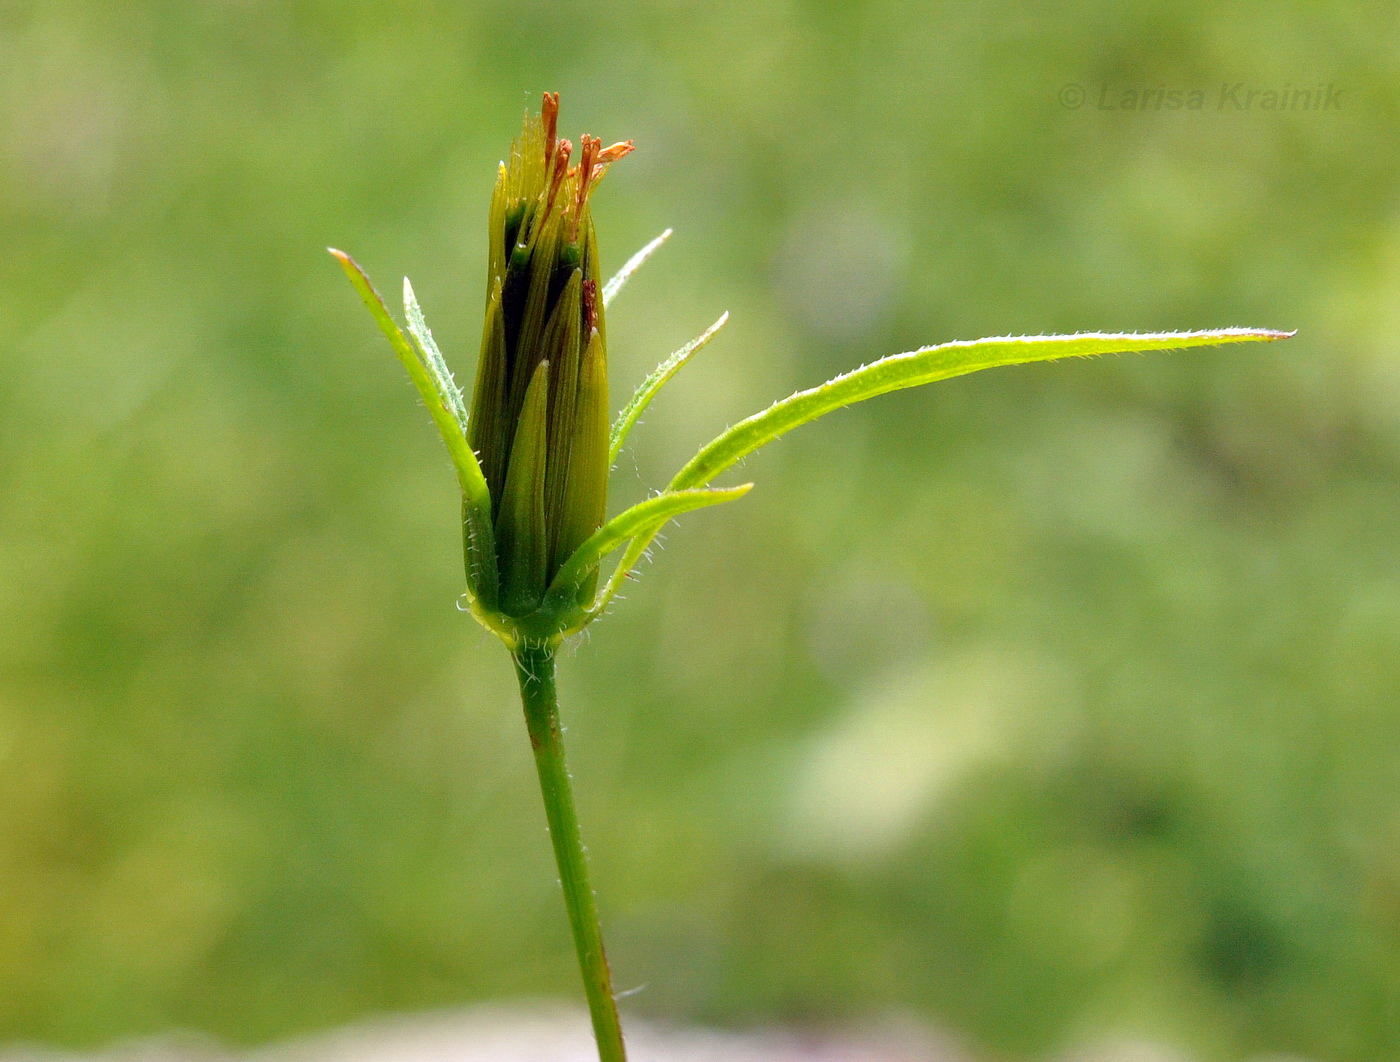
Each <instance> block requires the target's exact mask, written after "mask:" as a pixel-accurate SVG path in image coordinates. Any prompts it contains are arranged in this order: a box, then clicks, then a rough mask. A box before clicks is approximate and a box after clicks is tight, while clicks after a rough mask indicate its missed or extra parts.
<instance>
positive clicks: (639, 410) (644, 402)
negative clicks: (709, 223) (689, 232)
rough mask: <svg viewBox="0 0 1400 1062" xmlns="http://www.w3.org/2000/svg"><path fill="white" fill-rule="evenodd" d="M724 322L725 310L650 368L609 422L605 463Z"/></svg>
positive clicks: (614, 458) (615, 457) (613, 456)
mask: <svg viewBox="0 0 1400 1062" xmlns="http://www.w3.org/2000/svg"><path fill="white" fill-rule="evenodd" d="M668 231H669V230H668ZM728 320H729V311H728V310H726V311H724V313H722V314H720V317H719V320H718V321H716V322H715V323H714V324H712V325H710V327H709V328H707V329H705V331H703V332H701V333H700V334H699V335H698V336H696V337H695V338H694V339H692V340H691V341H690V342H689V343H687V344H686V345H685V346H683V347H681V348H680V349H679V350H677V351H676V352H675V353H674V354H672V355H671V356H670V357H669V358H667V359H666V360H665V361H663V362H662V363H661V364H660V365H658V366H657V367H656V368H655V369H653V370H652V371H651V374H650V375H649V376H648V377H647V378H646V379H645V380H643V381H642V382H641V383H640V384H639V385H638V386H637V390H636V391H635V392H633V394H632V397H631V399H630V400H629V401H628V402H627V405H625V406H624V407H623V408H622V412H621V413H619V414H618V415H617V420H616V421H614V422H613V426H612V439H611V440H610V441H609V443H608V462H609V463H612V462H613V461H616V460H617V455H618V454H619V453H621V452H622V445H623V443H625V442H626V441H627V435H628V433H629V432H630V431H631V430H632V429H633V427H635V426H636V424H637V421H638V420H640V419H641V416H642V414H643V413H645V412H646V408H647V406H649V405H651V400H652V399H653V398H655V397H656V393H657V392H658V391H660V390H661V388H662V387H663V386H665V384H666V382H667V381H668V380H670V379H671V377H672V376H675V375H676V373H678V372H680V371H681V367H682V366H683V365H685V363H686V362H688V361H689V360H690V359H691V358H692V357H693V356H694V355H695V353H696V352H697V351H699V349H700V348H701V347H703V346H704V345H705V344H706V343H708V342H709V341H710V340H711V339H713V338H714V337H715V333H716V332H718V331H719V330H720V329H721V328H723V327H724V324H725V322H726V321H728Z"/></svg>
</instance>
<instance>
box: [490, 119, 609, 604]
mask: <svg viewBox="0 0 1400 1062" xmlns="http://www.w3.org/2000/svg"><path fill="white" fill-rule="evenodd" d="M558 115H559V95H558V93H553V94H550V93H546V94H545V97H544V102H543V105H542V106H541V109H540V113H539V114H538V115H534V114H529V115H527V116H526V118H525V124H524V128H523V129H522V130H521V131H520V135H519V137H517V138H516V140H515V143H514V144H513V145H512V146H511V152H510V161H509V163H505V162H503V163H501V166H500V171H499V174H498V176H497V178H496V188H495V191H494V193H493V194H492V196H491V212H490V223H489V240H490V252H489V263H488V273H487V285H488V287H487V291H488V295H487V303H486V320H485V329H484V334H483V336H482V342H481V359H480V361H479V363H478V368H477V377H476V389H475V391H474V393H473V396H472V408H471V417H470V420H469V421H468V423H469V425H470V428H469V433H470V434H469V442H470V444H471V447H472V449H473V450H475V451H476V453H477V455H478V457H479V458H480V461H481V469H482V473H483V474H484V475H485V477H486V482H487V485H488V487H489V488H490V493H491V499H492V509H493V518H494V521H495V527H496V542H497V555H498V557H499V561H500V580H501V584H500V585H501V597H500V601H501V608H502V609H503V610H504V611H505V612H507V613H509V614H513V615H523V614H525V613H528V612H530V611H531V610H532V609H534V608H535V607H536V606H538V604H539V603H540V601H541V599H542V597H543V595H544V592H545V589H546V587H547V586H548V585H549V581H550V579H551V578H552V577H553V575H554V573H555V572H556V571H558V569H559V566H560V565H561V564H562V563H563V562H564V561H565V560H566V559H567V558H568V557H569V555H570V554H571V553H572V552H573V551H574V550H575V549H576V548H577V547H578V546H579V545H580V544H581V543H582V542H583V541H584V540H585V539H587V538H588V536H589V535H591V534H592V533H593V532H594V531H596V530H598V528H599V527H600V526H601V524H602V522H603V517H604V514H605V511H606V508H607V478H608V412H609V409H608V370H607V361H608V358H607V329H606V327H605V325H604V321H603V303H602V299H601V298H600V293H599V283H600V282H599V277H598V245H597V239H596V237H595V235H594V231H593V217H592V213H591V211H590V209H589V199H590V197H591V196H592V194H593V190H594V189H595V188H596V187H597V186H598V182H599V180H600V179H601V178H602V176H603V174H604V173H606V172H607V169H608V166H609V165H611V164H612V163H613V162H615V161H617V160H618V159H620V158H622V157H623V156H624V155H626V154H627V153H628V152H630V151H631V150H632V142H631V141H630V140H629V141H625V142H623V143H620V144H613V145H612V146H611V147H603V146H602V142H601V141H600V140H598V139H597V138H595V137H591V136H588V135H587V134H585V135H584V136H583V137H582V138H581V140H580V145H581V146H580V147H579V149H578V151H577V153H575V149H574V146H573V144H572V143H571V142H570V141H568V140H561V139H559V138H558V136H557V119H558ZM582 590H583V592H584V593H585V594H587V593H591V585H590V586H587V587H584V588H582Z"/></svg>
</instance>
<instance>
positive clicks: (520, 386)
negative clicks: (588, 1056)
mask: <svg viewBox="0 0 1400 1062" xmlns="http://www.w3.org/2000/svg"><path fill="white" fill-rule="evenodd" d="M558 115H559V97H558V95H557V94H548V93H547V94H546V95H545V97H544V103H543V105H542V106H541V108H540V113H539V114H538V115H527V116H526V118H525V126H524V128H523V129H522V130H521V133H520V136H519V137H518V138H517V139H516V141H515V143H514V144H513V145H512V146H511V151H510V161H509V163H505V162H503V163H501V167H500V170H499V172H498V175H497V177H496V188H495V191H494V192H493V193H492V196H491V210H490V228H489V232H490V252H489V254H488V263H487V297H486V322H485V330H484V333H483V335H482V340H481V358H480V360H479V362H478V363H477V372H476V390H475V393H474V394H473V395H472V402H471V411H470V415H468V411H467V405H466V401H465V400H464V399H463V397H462V392H461V391H459V390H458V389H457V384H456V383H455V382H454V381H453V379H452V373H451V372H450V371H449V370H448V368H447V362H446V360H445V359H444V358H443V356H442V354H441V353H440V352H439V350H438V348H437V344H436V343H435V342H434V341H433V335H432V333H431V332H430V331H429V330H428V325H427V323H426V322H425V321H424V320H423V312H422V310H420V309H419V307H418V300H417V298H416V297H415V296H414V294H413V287H412V286H411V285H410V284H409V282H408V280H407V279H406V278H405V280H404V290H403V302H404V315H405V316H406V317H407V319H408V336H405V335H404V333H403V331H402V330H401V329H400V328H399V326H398V325H397V324H396V323H395V321H394V319H393V317H392V316H391V315H390V314H389V310H388V308H387V307H386V306H385V305H384V300H383V299H382V298H380V296H379V293H378V292H376V291H375V290H374V287H373V285H371V284H370V282H369V278H368V277H367V276H365V274H364V271H363V270H361V269H360V267H359V266H358V265H356V264H355V262H354V261H353V260H352V259H351V258H350V256H349V255H347V254H344V253H342V252H340V251H335V250H333V251H332V252H331V253H332V254H334V255H335V256H336V257H337V258H338V259H339V260H340V264H341V265H342V266H343V267H344V268H345V272H346V275H347V276H349V278H350V282H351V283H352V284H354V285H355V289H356V290H357V291H358V292H359V293H360V297H361V298H362V299H363V300H364V303H365V305H366V306H367V307H369V311H370V313H371V314H373V315H374V319H375V321H376V322H378V324H379V327H380V329H381V330H382V331H383V332H384V334H385V336H387V337H388V339H389V342H390V344H391V345H392V346H393V348H394V353H395V354H397V355H398V358H399V361H400V362H401V363H402V364H403V367H404V368H405V369H406V370H407V371H408V375H409V378H410V379H411V380H412V381H413V384H414V387H416V388H417V390H418V394H419V395H420V396H421V397H422V399H423V402H424V404H425V405H426V406H427V407H428V412H429V413H430V414H431V415H432V418H433V422H434V423H435V424H436V425H437V429H438V432H439V434H441V435H442V440H443V442H444V443H445V444H446V445H447V451H448V453H449V454H450V455H451V457H452V465H453V468H454V469H455V470H456V473H457V485H458V487H460V488H461V492H462V530H463V538H464V543H465V546H466V551H465V552H466V585H467V598H468V600H469V601H470V603H471V612H472V615H473V616H475V617H476V618H477V619H478V620H479V621H480V622H481V623H482V624H483V625H484V626H486V627H487V628H488V629H489V630H491V631H493V632H494V633H495V634H497V635H499V636H500V638H501V640H502V641H503V642H505V644H506V647H507V648H508V649H509V650H510V653H511V656H512V658H513V659H514V661H515V673H516V677H517V679H518V680H519V682H520V696H521V700H522V703H523V705H524V708H525V721H526V725H527V727H528V729H529V734H530V745H531V748H532V749H533V750H534V755H535V765H536V768H537V769H538V772H539V778H540V791H541V793H542V794H543V796H544V804H545V812H546V815H547V817H548V820H549V830H550V839H551V843H552V844H553V846H554V855H555V859H556V861H557V863H558V866H559V882H560V885H561V887H562V890H563V893H564V902H565V905H566V906H567V908H568V911H569V922H570V926H571V927H572V929H573V934H574V943H575V945H576V947H577V950H578V956H579V968H580V970H581V972H582V974H583V981H584V988H585V991H586V993H587V996H588V1008H589V1013H590V1015H591V1016H592V1019H593V1032H594V1036H595V1037H596V1039H597V1042H598V1056H599V1058H600V1059H601V1060H602V1062H625V1060H626V1049H625V1047H624V1044H623V1040H622V1025H621V1022H620V1021H619V1019H618V1013H617V1004H616V1001H615V997H614V995H613V991H612V975H611V973H610V971H609V969H608V963H607V959H606V957H605V956H604V953H603V937H602V929H601V927H600V925H599V922H598V910H597V905H596V902H595V899H594V895H593V889H592V886H591V885H590V884H589V876H588V866H587V861H586V860H585V858H584V849H583V841H582V838H581V837H580V835H579V828H578V819H577V816H576V813H575V810H574V802H573V795H572V788H571V785H570V782H569V772H568V769H567V767H566V765H565V762H564V747H563V738H562V735H563V729H562V727H561V726H560V723H559V704H558V697H557V694H556V692H555V686H554V663H555V655H556V650H557V648H558V646H559V644H560V642H562V641H563V640H564V639H565V638H567V637H568V636H570V635H572V634H576V633H577V632H579V631H581V630H583V628H584V627H586V626H587V625H588V624H589V623H591V622H593V621H594V620H595V619H597V618H598V617H599V616H601V615H603V614H604V613H605V612H606V610H607V608H608V605H609V603H610V602H611V601H612V600H613V599H614V598H615V597H616V595H617V591H618V588H619V587H620V586H621V585H622V582H623V580H625V579H627V578H628V576H629V575H631V573H632V571H633V569H634V568H635V567H636V565H637V563H638V562H639V561H640V560H641V558H642V557H643V556H644V555H645V554H646V551H647V548H648V546H649V545H650V543H651V542H653V541H654V540H655V538H656V536H657V534H658V533H659V532H660V531H661V529H662V528H663V527H664V526H665V525H666V523H667V522H668V521H669V520H671V519H672V518H674V517H676V516H679V515H680V514H682V513H686V512H691V511H693V510H696V509H701V508H705V507H708V506H714V505H720V504H723V503H725V502H729V501H733V500H735V499H737V498H741V497H743V496H744V494H745V493H747V492H748V490H749V488H750V487H751V486H752V485H753V484H751V483H744V484H740V485H738V486H733V487H713V486H711V483H713V481H714V480H715V479H716V478H717V477H718V476H721V475H723V474H724V472H725V471H726V470H728V469H730V468H732V467H733V466H734V465H735V464H736V463H737V462H739V461H741V460H743V459H744V458H745V457H747V456H748V455H749V454H752V453H753V452H754V451H755V450H758V449H759V448H760V447H762V446H765V445H767V444H768V443H770V442H772V441H773V440H774V439H776V438H778V437H779V436H781V435H784V434H786V433H787V432H789V431H791V430H792V429H793V428H797V427H800V426H801V425H803V424H809V423H811V422H812V421H814V420H816V419H818V418H819V417H822V416H825V415H826V414H827V413H830V412H832V411H833V410H836V409H840V408H842V407H843V406H849V405H852V404H853V403H856V402H863V401H865V400H866V399H868V398H874V397H875V396H876V395H883V394H887V393H889V392H891V391H898V390H901V389H903V388H906V387H918V386H920V385H922V384H926V383H934V382H935V381H938V380H946V379H948V378H950V377H953V376H961V375H963V374H964V373H969V372H977V371H979V370H981V369H990V368H993V367H995V366H998V365H1018V364H1024V363H1027V362H1033V361H1050V360H1053V359H1056V358H1070V357H1084V356H1089V355H1094V354H1110V353H1115V352H1126V351H1137V350H1143V351H1145V350H1166V349H1171V348H1179V347H1198V346H1207V345H1211V344H1216V343H1246V342H1251V341H1255V340H1270V339H1282V338H1284V337H1285V336H1286V335H1289V334H1291V333H1286V332H1275V331H1270V330H1267V329H1248V328H1222V329H1218V330H1215V331H1210V332H1157V333H1148V334H1142V333H1117V334H1109V333H1103V332H1081V333H1079V334H1076V335H1071V336H997V337H995V338H992V339H978V340H973V341H971V342H952V343H942V344H939V345H937V346H930V347H920V348H918V349H917V350H911V351H907V352H906V353H903V354H891V355H889V356H888V357H884V358H880V359H878V360H877V361H873V362H871V363H869V364H868V365H862V366H861V367H860V368H858V369H853V370H852V371H851V372H848V373H844V374H842V375H841V376H837V377H835V378H834V379H831V380H828V381H826V383H823V384H819V385H818V386H816V387H812V388H809V389H808V390H805V391H798V392H796V393H795V394H792V395H789V396H788V397H787V398H784V399H782V400H781V401H778V402H774V403H773V404H772V405H771V406H769V407H768V408H767V409H765V410H763V411H762V412H760V413H755V414H754V415H753V416H751V417H747V418H745V419H744V420H741V421H739V422H738V423H737V424H735V425H733V426H732V427H730V428H728V429H727V430H726V431H724V432H722V433H721V434H720V435H718V436H717V437H716V438H714V439H713V440H711V441H710V442H709V443H707V444H706V445H705V446H703V447H701V448H700V451H699V452H698V453H697V454H696V455H695V456H694V457H693V458H691V459H690V461H688V462H687V463H686V464H685V465H684V466H682V468H681V469H680V471H678V472H677V473H676V474H675V476H674V477H672V479H671V482H670V483H669V484H668V485H667V486H666V489H665V490H662V491H660V492H658V493H656V494H654V495H653V496H651V497H649V498H647V499H646V500H645V501H641V502H638V503H637V504H636V505H633V506H632V507H631V508H630V509H626V510H624V511H623V512H621V513H618V514H617V515H616V516H614V517H613V518H612V519H611V520H606V521H605V516H606V508H607V481H608V470H609V468H610V467H611V465H612V462H613V461H614V460H615V459H616V458H617V455H618V454H619V453H620V452H621V450H622V448H623V446H624V445H626V443H627V439H628V434H629V433H630V432H631V430H632V429H633V428H634V427H635V426H636V425H637V424H638V423H639V421H640V419H641V416H642V414H643V413H644V412H645V411H646V409H647V408H648V406H649V405H650V403H651V400H652V399H653V398H654V397H656V395H657V393H658V392H659V391H660V390H661V388H662V387H663V386H664V385H665V384H666V382H667V381H669V380H670V379H671V378H672V377H674V376H675V375H676V373H677V372H679V371H680V369H681V367H682V366H683V365H685V364H686V363H687V362H688V361H689V360H690V358H691V357H692V356H693V355H694V354H695V353H696V352H697V351H699V350H700V349H701V348H702V347H703V346H704V345H705V344H706V343H707V342H708V341H709V340H710V339H711V337H713V336H714V334H715V333H716V332H717V331H719V329H720V327H721V326H723V324H724V322H725V321H726V320H727V319H728V315H727V314H725V315H723V316H721V317H720V319H719V320H718V321H716V322H715V323H714V324H713V325H711V326H710V327H709V328H708V329H706V330H705V331H704V332H703V333H701V334H700V335H699V336H697V337H696V338H695V339H693V340H691V341H690V342H689V343H687V344H685V345H684V346H683V347H681V348H680V349H679V350H677V351H676V352H675V353H674V354H672V355H671V356H670V357H669V358H667V359H666V360H665V361H663V362H662V363H661V364H660V365H658V366H657V367H656V369H655V371H654V372H652V373H651V375H649V376H648V377H647V378H646V379H644V380H643V381H642V382H641V384H640V385H639V386H638V387H637V390H636V391H635V392H634V393H633V395H632V397H631V399H629V400H628V402H627V403H626V404H625V405H624V406H623V407H622V410H621V412H619V413H618V414H617V416H616V418H615V419H613V420H612V424H611V426H609V418H608V408H609V407H608V354H607V349H608V348H607V329H606V328H605V327H604V325H603V309H604V307H605V306H606V305H607V304H608V303H609V302H610V301H611V300H612V299H613V298H614V297H615V296H616V295H617V293H618V292H619V291H620V290H621V289H622V286H623V285H624V284H625V283H626V282H627V280H628V278H629V277H630V276H632V274H633V273H634V272H635V271H636V269H637V267H638V266H640V265H641V264H642V263H643V262H644V261H645V260H646V259H647V258H648V257H649V256H650V255H651V254H652V252H654V251H655V250H656V249H657V248H658V247H660V246H661V244H662V243H663V242H664V241H665V240H666V238H667V237H668V236H669V235H670V232H671V230H670V229H667V230H666V231H665V232H663V233H662V234H661V235H660V236H658V237H657V238H656V239H655V240H653V241H652V242H651V243H649V244H647V245H646V246H645V247H643V248H642V249H641V250H640V251H638V252H637V253H636V254H634V255H633V256H632V257H631V259H629V260H628V261H627V263H626V264H625V265H623V267H622V268H621V269H620V270H619V271H618V272H617V273H616V274H614V276H613V277H612V279H611V280H609V281H608V282H607V283H606V284H604V285H602V286H601V287H600V286H599V275H600V274H599V268H598V244H597V240H596V239H595V237H594V234H593V218H592V215H591V213H590V211H589V205H588V204H589V197H590V196H591V195H592V194H593V190H594V189H595V188H596V187H597V186H598V181H599V179H600V178H601V177H602V176H603V174H604V173H605V172H606V171H607V168H608V166H609V165H610V164H611V163H613V162H615V161H617V160H618V159H620V158H621V157H622V156H624V155H626V154H627V153H628V152H629V151H631V150H632V142H631V141H630V140H629V141H626V142H625V143H621V144H614V145H613V146H612V147H608V148H605V147H603V146H602V144H601V142H600V141H598V140H596V139H594V138H593V137H589V136H585V137H583V139H582V141H581V145H582V146H581V148H580V150H579V155H578V160H577V163H576V164H574V165H570V163H571V162H573V161H574V160H573V145H572V144H570V143H569V141H567V140H559V139H558V138H557V137H556V136H555V124H556V119H557V118H558ZM410 336H411V337H412V340H411V341H410V339H409V337H410ZM618 549H621V550H622V558H621V560H619V561H618V563H617V565H616V566H615V567H614V568H613V569H612V571H611V572H610V573H609V575H608V578H607V580H606V581H605V582H604V583H603V585H602V587H601V588H600V587H599V585H598V582H599V580H598V570H599V565H600V564H601V563H602V562H603V560H604V559H605V558H606V557H607V556H608V555H609V554H611V553H613V552H614V551H615V550H618ZM728 621H732V622H740V623H742V622H744V617H742V616H735V617H729V618H728Z"/></svg>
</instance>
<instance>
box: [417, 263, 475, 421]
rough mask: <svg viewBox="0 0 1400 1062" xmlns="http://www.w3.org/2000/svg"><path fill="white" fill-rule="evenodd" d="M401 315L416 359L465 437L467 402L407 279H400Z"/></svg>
mask: <svg viewBox="0 0 1400 1062" xmlns="http://www.w3.org/2000/svg"><path fill="white" fill-rule="evenodd" d="M403 313H404V316H405V317H406V318H408V334H409V335H411V336H412V337H413V341H414V342H415V343H417V344H418V356H419V357H420V358H421V359H422V360H423V364H424V365H426V366H427V368H428V372H429V373H431V374H432V377H433V383H435V384H436V385H437V391H438V394H439V395H441V396H442V398H443V401H444V403H445V404H446V405H447V407H448V409H450V410H451V411H452V415H453V417H455V418H456V420H457V424H458V426H459V427H460V428H461V429H462V434H463V435H465V434H466V433H467V402H466V399H464V398H463V397H462V390H461V388H459V387H458V386H457V381H456V380H454V379H453V378H452V370H451V369H449V368H448V367H447V359H446V358H444V357H443V356H442V351H440V350H438V345H437V343H436V342H435V341H434V339H433V333H432V330H431V329H429V328H428V322H427V321H426V320H424V319H423V311H422V309H420V308H419V306H418V296H417V295H415V294H414V293H413V285H412V284H410V283H409V281H408V277H404V278H403Z"/></svg>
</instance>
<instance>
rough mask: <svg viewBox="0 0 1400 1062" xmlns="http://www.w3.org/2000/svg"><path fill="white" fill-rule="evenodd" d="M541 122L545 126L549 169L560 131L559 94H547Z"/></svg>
mask: <svg viewBox="0 0 1400 1062" xmlns="http://www.w3.org/2000/svg"><path fill="white" fill-rule="evenodd" d="M540 121H541V122H542V123H543V124H544V165H545V168H546V169H548V168H549V163H550V160H551V159H552V158H553V157H554V135H555V133H556V132H557V131H558V129H559V93H557V92H546V93H545V94H544V101H543V102H542V103H541V104H540Z"/></svg>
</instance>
